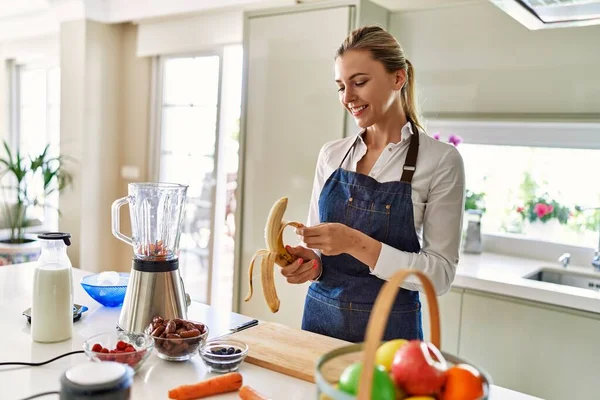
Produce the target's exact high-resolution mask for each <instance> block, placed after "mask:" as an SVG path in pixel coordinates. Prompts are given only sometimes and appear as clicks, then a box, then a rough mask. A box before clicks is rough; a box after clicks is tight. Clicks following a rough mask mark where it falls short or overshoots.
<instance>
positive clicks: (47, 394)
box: [22, 392, 60, 400]
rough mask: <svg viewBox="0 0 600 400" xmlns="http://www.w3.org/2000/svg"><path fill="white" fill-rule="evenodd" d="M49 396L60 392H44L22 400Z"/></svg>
mask: <svg viewBox="0 0 600 400" xmlns="http://www.w3.org/2000/svg"><path fill="white" fill-rule="evenodd" d="M51 394H60V392H44V393H38V394H34V395H33V396H29V397H25V398H24V399H22V400H31V399H37V398H38V397H43V396H50V395H51Z"/></svg>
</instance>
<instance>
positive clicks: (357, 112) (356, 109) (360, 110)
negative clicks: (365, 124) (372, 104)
mask: <svg viewBox="0 0 600 400" xmlns="http://www.w3.org/2000/svg"><path fill="white" fill-rule="evenodd" d="M367 107H368V105H364V106H360V107H350V112H351V113H352V115H354V116H355V117H357V116H359V115H360V114H362V113H363V111H364V110H365V109H366V108H367Z"/></svg>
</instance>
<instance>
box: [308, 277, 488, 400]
mask: <svg viewBox="0 0 600 400" xmlns="http://www.w3.org/2000/svg"><path fill="white" fill-rule="evenodd" d="M410 275H414V276H416V277H418V278H419V280H420V281H421V282H422V283H423V286H424V288H425V294H426V296H427V302H428V304H429V319H430V324H431V343H432V344H433V345H435V346H436V347H437V348H438V349H440V351H441V346H440V344H441V343H440V341H441V340H440V339H441V338H440V315H439V308H438V303H437V298H436V296H435V291H434V290H433V285H432V284H431V282H430V280H429V279H428V278H427V277H426V276H425V275H424V274H423V273H421V272H419V271H415V270H408V269H406V270H401V271H398V272H397V273H396V274H394V275H393V276H392V278H391V279H390V280H389V281H387V282H386V283H385V284H384V285H383V287H382V288H381V291H380V292H379V295H378V296H377V299H376V301H375V305H374V307H373V311H372V313H371V317H370V318H369V323H368V325H367V334H366V339H365V342H363V343H359V344H353V345H349V346H344V347H340V348H338V349H335V350H333V351H330V352H328V353H326V354H324V355H323V356H321V357H320V358H319V359H318V360H317V365H316V371H315V380H316V384H317V396H318V397H319V398H321V395H325V396H328V397H329V398H331V399H333V400H356V399H360V400H369V399H370V393H371V385H372V381H373V369H374V367H375V352H376V351H377V348H378V347H379V346H380V345H381V343H382V338H383V332H384V329H385V324H386V323H387V316H388V315H389V313H390V310H391V308H392V303H393V301H394V299H395V297H396V294H397V293H398V290H399V287H400V284H401V283H402V282H404V280H405V279H406V278H407V277H408V276H410ZM441 353H442V355H443V356H444V358H445V359H446V361H447V363H448V364H450V365H454V364H459V363H461V364H469V365H471V366H472V367H473V368H475V369H477V370H478V371H479V373H480V374H481V376H482V378H483V383H484V393H483V397H481V398H480V399H479V400H487V399H488V398H489V391H490V385H492V379H491V377H490V376H489V374H488V373H487V372H486V371H484V370H483V369H481V368H479V367H478V366H476V365H473V363H471V362H469V361H467V360H465V359H462V358H460V357H456V356H453V355H451V354H448V353H446V352H444V351H441ZM355 361H361V362H362V363H363V369H362V373H361V376H360V383H361V384H360V385H359V388H358V389H359V390H358V396H353V395H351V394H348V393H345V392H342V391H340V390H338V389H336V388H335V387H334V386H333V385H334V384H335V383H336V382H337V380H338V378H339V376H340V374H341V372H342V371H343V369H344V368H345V367H346V366H348V365H350V364H351V363H352V362H355Z"/></svg>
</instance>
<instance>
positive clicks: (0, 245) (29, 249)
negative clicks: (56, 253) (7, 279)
mask: <svg viewBox="0 0 600 400" xmlns="http://www.w3.org/2000/svg"><path fill="white" fill-rule="evenodd" d="M41 252H42V248H41V246H40V242H39V241H37V240H35V239H27V238H26V239H25V242H24V243H11V242H10V241H9V240H8V239H4V240H0V266H2V265H9V264H21V263H26V262H31V261H37V259H38V258H39V256H40V253H41Z"/></svg>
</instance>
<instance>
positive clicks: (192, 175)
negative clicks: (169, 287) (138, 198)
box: [157, 45, 242, 311]
mask: <svg viewBox="0 0 600 400" xmlns="http://www.w3.org/2000/svg"><path fill="white" fill-rule="evenodd" d="M241 74H242V47H241V46H238V45H235V46H227V47H225V48H224V49H223V51H222V52H219V53H213V54H206V55H198V56H177V57H165V58H162V59H160V62H159V74H157V75H158V76H159V78H160V81H159V85H158V87H159V92H158V96H157V97H158V99H159V110H157V111H158V112H157V115H158V119H159V121H158V123H157V126H158V128H159V131H160V140H158V143H159V144H160V150H159V152H158V164H159V165H158V180H159V181H161V182H174V183H182V184H187V185H189V189H188V195H187V208H186V217H185V221H184V224H183V232H182V235H181V243H180V258H179V263H180V264H179V265H180V270H181V275H182V277H183V280H184V282H185V288H186V292H187V293H189V294H190V296H191V297H192V299H193V300H195V301H199V302H202V303H206V304H212V305H213V306H217V307H218V308H219V309H220V310H224V311H231V309H232V303H233V266H234V260H233V255H234V237H235V224H234V221H235V210H236V204H235V195H234V193H235V190H236V188H237V170H238V148H239V145H238V144H239V139H238V137H239V117H240V100H241Z"/></svg>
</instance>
